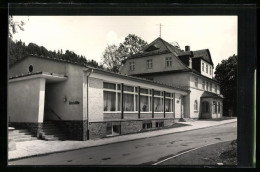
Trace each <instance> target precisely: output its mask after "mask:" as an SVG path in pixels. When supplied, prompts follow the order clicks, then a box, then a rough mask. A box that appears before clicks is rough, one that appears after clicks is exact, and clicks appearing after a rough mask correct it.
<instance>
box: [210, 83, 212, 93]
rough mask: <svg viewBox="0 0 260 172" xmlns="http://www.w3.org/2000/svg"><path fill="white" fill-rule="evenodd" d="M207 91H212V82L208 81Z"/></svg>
mask: <svg viewBox="0 0 260 172" xmlns="http://www.w3.org/2000/svg"><path fill="white" fill-rule="evenodd" d="M209 91H212V83H211V82H210V83H209Z"/></svg>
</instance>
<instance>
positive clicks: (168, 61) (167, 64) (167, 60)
mask: <svg viewBox="0 0 260 172" xmlns="http://www.w3.org/2000/svg"><path fill="white" fill-rule="evenodd" d="M166 67H172V58H171V57H166Z"/></svg>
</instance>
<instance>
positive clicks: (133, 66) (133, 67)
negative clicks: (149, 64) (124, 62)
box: [129, 62, 135, 71]
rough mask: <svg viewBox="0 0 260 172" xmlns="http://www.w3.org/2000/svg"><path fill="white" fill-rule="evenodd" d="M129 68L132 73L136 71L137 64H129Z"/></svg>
mask: <svg viewBox="0 0 260 172" xmlns="http://www.w3.org/2000/svg"><path fill="white" fill-rule="evenodd" d="M129 66H130V70H131V71H134V70H135V62H129Z"/></svg>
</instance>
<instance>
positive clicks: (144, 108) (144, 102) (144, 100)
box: [140, 96, 149, 112]
mask: <svg viewBox="0 0 260 172" xmlns="http://www.w3.org/2000/svg"><path fill="white" fill-rule="evenodd" d="M148 98H149V97H148V96H140V107H141V112H148V111H149V104H148Z"/></svg>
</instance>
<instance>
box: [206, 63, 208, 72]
mask: <svg viewBox="0 0 260 172" xmlns="http://www.w3.org/2000/svg"><path fill="white" fill-rule="evenodd" d="M206 73H208V65H207V64H206Z"/></svg>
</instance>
